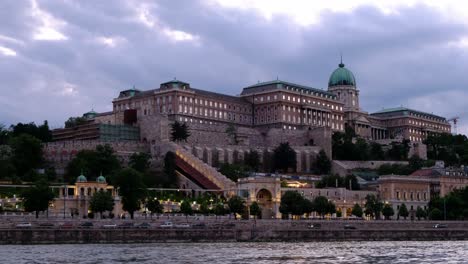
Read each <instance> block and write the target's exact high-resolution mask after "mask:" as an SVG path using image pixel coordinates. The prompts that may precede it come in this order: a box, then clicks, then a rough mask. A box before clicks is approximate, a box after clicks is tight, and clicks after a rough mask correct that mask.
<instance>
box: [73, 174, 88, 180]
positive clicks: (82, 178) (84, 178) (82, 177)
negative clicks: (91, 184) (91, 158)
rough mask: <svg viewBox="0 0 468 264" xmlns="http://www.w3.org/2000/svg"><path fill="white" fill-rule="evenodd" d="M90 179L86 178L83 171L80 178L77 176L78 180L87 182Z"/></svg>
mask: <svg viewBox="0 0 468 264" xmlns="http://www.w3.org/2000/svg"><path fill="white" fill-rule="evenodd" d="M87 181H88V180H87V179H86V177H85V176H84V175H83V173H81V175H80V176H78V178H76V182H87Z"/></svg>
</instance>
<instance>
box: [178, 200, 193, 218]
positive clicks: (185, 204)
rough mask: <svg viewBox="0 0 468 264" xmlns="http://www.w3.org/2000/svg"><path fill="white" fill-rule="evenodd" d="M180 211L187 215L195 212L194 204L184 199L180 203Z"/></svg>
mask: <svg viewBox="0 0 468 264" xmlns="http://www.w3.org/2000/svg"><path fill="white" fill-rule="evenodd" d="M180 212H181V213H183V214H184V215H185V216H186V217H187V216H188V215H192V214H193V210H192V205H191V204H190V201H188V200H184V201H182V203H181V204H180Z"/></svg>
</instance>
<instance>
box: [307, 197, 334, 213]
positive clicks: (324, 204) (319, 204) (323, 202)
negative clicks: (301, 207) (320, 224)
mask: <svg viewBox="0 0 468 264" xmlns="http://www.w3.org/2000/svg"><path fill="white" fill-rule="evenodd" d="M312 203H313V205H314V206H313V207H314V211H315V212H317V214H318V215H320V216H321V217H322V218H323V217H324V216H325V215H326V214H333V213H335V212H336V208H335V204H334V203H333V202H331V201H328V199H327V197H325V196H317V197H315V199H314V200H313V201H312Z"/></svg>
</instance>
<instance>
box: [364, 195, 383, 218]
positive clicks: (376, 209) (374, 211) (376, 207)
mask: <svg viewBox="0 0 468 264" xmlns="http://www.w3.org/2000/svg"><path fill="white" fill-rule="evenodd" d="M365 208H366V209H365V213H366V214H367V215H370V216H372V217H375V218H376V219H380V212H382V208H383V203H382V201H381V200H380V199H378V197H376V196H375V195H373V194H368V195H367V196H366V204H365Z"/></svg>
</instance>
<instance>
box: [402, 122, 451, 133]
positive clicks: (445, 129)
mask: <svg viewBox="0 0 468 264" xmlns="http://www.w3.org/2000/svg"><path fill="white" fill-rule="evenodd" d="M409 123H410V125H416V126H424V127H429V128H433V129H438V130H443V131H449V130H450V129H449V128H448V127H447V126H441V125H435V124H432V123H427V122H421V121H417V120H412V119H410V120H409Z"/></svg>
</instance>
